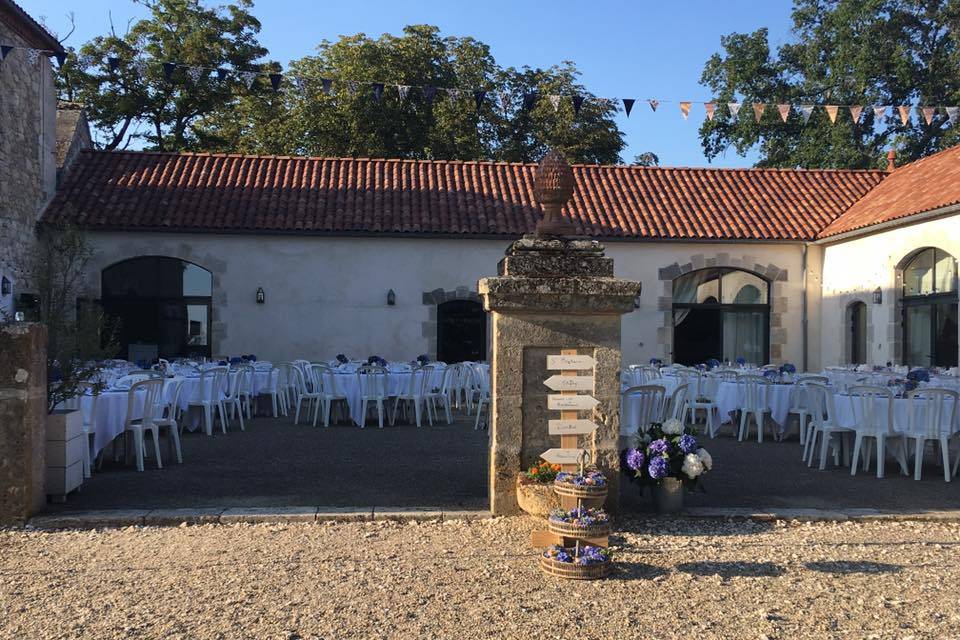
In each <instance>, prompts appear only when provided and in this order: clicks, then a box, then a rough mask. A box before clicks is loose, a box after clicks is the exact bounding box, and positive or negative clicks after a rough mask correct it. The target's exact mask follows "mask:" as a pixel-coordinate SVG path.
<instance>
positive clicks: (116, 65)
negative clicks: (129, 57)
mask: <svg viewBox="0 0 960 640" xmlns="http://www.w3.org/2000/svg"><path fill="white" fill-rule="evenodd" d="M107 64H108V65H110V71H111V72H112V73H116V72H117V71H119V70H120V58H116V57H113V56H111V57H109V58H107Z"/></svg>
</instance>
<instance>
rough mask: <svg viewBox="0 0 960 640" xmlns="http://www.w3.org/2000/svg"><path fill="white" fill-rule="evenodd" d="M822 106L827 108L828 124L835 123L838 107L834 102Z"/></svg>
mask: <svg viewBox="0 0 960 640" xmlns="http://www.w3.org/2000/svg"><path fill="white" fill-rule="evenodd" d="M823 108H824V109H826V110H827V115H828V116H830V124H835V123H836V122H837V112H839V111H840V107H839V106H837V105H835V104H828V105H825V106H824V107H823Z"/></svg>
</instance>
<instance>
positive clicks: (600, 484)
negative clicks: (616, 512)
mask: <svg viewBox="0 0 960 640" xmlns="http://www.w3.org/2000/svg"><path fill="white" fill-rule="evenodd" d="M553 490H554V491H556V492H557V495H560V496H567V497H570V498H580V499H584V500H590V499H600V500H601V501H602V500H604V499H606V497H607V479H606V477H605V476H604V475H603V474H602V473H600V472H599V471H588V472H586V473H584V474H580V473H570V472H569V471H561V472H560V473H558V474H557V477H556V479H555V480H554V481H553Z"/></svg>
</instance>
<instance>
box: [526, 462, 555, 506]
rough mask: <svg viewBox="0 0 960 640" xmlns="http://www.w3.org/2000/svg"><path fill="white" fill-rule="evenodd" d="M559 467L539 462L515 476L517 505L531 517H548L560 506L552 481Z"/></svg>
mask: <svg viewBox="0 0 960 640" xmlns="http://www.w3.org/2000/svg"><path fill="white" fill-rule="evenodd" d="M559 471H560V465H558V464H550V463H549V462H541V463H540V464H538V465H535V466H532V467H530V468H529V469H528V470H526V471H524V472H522V473H521V474H520V475H518V476H517V504H518V505H520V508H521V509H523V510H524V511H525V512H527V513H529V514H530V515H532V516H541V517H546V516H548V515H549V514H550V513H551V512H552V511H553V510H554V509H556V508H557V507H559V506H560V500H559V499H558V498H557V495H556V494H555V493H554V492H553V481H554V480H555V479H556V477H557V472H559Z"/></svg>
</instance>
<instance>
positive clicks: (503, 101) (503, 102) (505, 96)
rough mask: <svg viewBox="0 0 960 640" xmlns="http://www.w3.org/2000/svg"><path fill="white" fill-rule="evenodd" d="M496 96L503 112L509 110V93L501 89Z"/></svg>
mask: <svg viewBox="0 0 960 640" xmlns="http://www.w3.org/2000/svg"><path fill="white" fill-rule="evenodd" d="M497 97H498V98H500V108H501V109H503V110H504V111H505V112H506V111H510V106H511V105H510V94H509V93H507V92H506V91H501V92H500V93H499V94H497Z"/></svg>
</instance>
